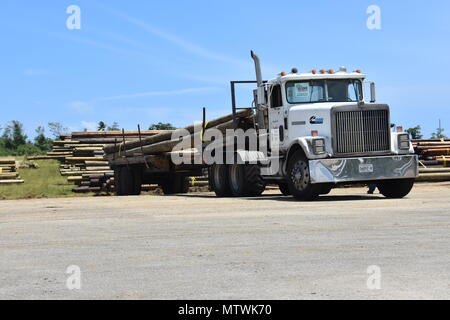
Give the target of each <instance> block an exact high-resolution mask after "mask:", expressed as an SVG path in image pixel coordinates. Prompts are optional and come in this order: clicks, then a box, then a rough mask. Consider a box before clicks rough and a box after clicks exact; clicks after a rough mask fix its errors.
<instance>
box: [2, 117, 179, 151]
mask: <svg viewBox="0 0 450 320" xmlns="http://www.w3.org/2000/svg"><path fill="white" fill-rule="evenodd" d="M47 127H48V129H49V131H50V134H51V135H50V137H48V136H47V135H46V132H45V128H44V127H43V126H39V127H37V128H36V129H35V132H36V136H35V137H34V138H33V139H30V138H29V137H28V136H27V135H26V134H25V131H24V128H23V124H22V123H21V122H20V121H17V120H13V121H10V122H9V123H7V124H6V125H5V126H4V127H2V126H0V156H24V155H40V154H45V153H47V152H48V151H50V150H51V149H52V147H53V141H54V140H56V139H59V137H60V136H61V135H63V134H68V133H69V130H68V128H67V127H65V126H64V125H62V124H61V123H59V122H49V123H48V124H47ZM174 129H175V127H174V126H173V125H172V124H170V123H162V122H159V123H156V124H152V125H151V126H150V127H149V130H174ZM119 130H121V129H120V126H119V124H118V123H117V122H114V123H113V124H112V125H110V126H109V125H107V124H106V123H105V122H104V121H99V122H98V125H97V131H119ZM84 131H88V130H87V129H84Z"/></svg>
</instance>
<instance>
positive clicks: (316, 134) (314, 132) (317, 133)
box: [311, 130, 319, 137]
mask: <svg viewBox="0 0 450 320" xmlns="http://www.w3.org/2000/svg"><path fill="white" fill-rule="evenodd" d="M318 135H319V131H317V130H311V136H313V137H317V136H318Z"/></svg>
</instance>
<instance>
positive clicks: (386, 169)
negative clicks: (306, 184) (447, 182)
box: [309, 155, 418, 183]
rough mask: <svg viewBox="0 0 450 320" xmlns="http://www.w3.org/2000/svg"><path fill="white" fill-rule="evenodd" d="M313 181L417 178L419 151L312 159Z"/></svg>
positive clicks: (310, 168) (310, 167)
mask: <svg viewBox="0 0 450 320" xmlns="http://www.w3.org/2000/svg"><path fill="white" fill-rule="evenodd" d="M309 170H310V176H311V183H330V182H331V183H338V182H357V181H371V180H386V179H406V178H416V177H417V175H418V158H417V156H416V155H399V156H387V157H361V158H345V159H344V158H341V159H321V160H310V161H309Z"/></svg>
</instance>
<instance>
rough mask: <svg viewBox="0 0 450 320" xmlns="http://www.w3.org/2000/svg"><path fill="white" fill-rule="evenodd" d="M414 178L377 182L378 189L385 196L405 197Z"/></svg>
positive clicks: (393, 197) (412, 184) (410, 188)
mask: <svg viewBox="0 0 450 320" xmlns="http://www.w3.org/2000/svg"><path fill="white" fill-rule="evenodd" d="M414 181H415V179H398V180H385V181H380V182H378V183H377V186H378V190H380V193H381V194H382V195H383V196H385V197H386V198H391V199H400V198H404V197H406V196H407V195H408V194H409V193H410V192H411V190H412V188H413V186H414Z"/></svg>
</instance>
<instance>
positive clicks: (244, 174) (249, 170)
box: [229, 164, 266, 197]
mask: <svg viewBox="0 0 450 320" xmlns="http://www.w3.org/2000/svg"><path fill="white" fill-rule="evenodd" d="M229 182H230V189H231V193H232V195H233V196H235V197H257V196H260V195H261V193H263V191H264V189H265V187H266V185H265V183H264V180H263V179H262V177H261V169H260V168H259V166H258V165H241V164H233V165H230V166H229Z"/></svg>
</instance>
